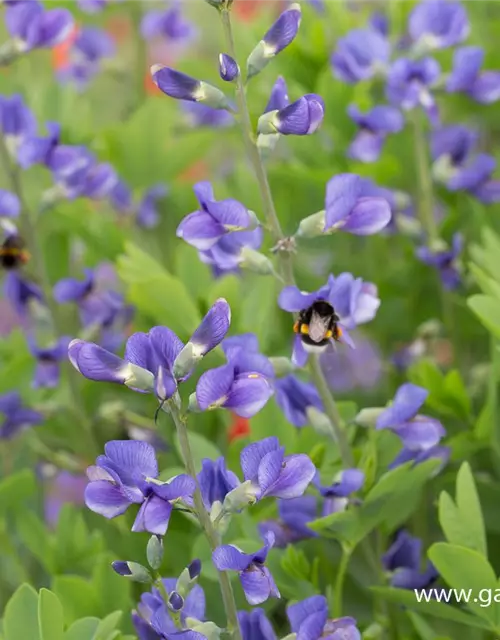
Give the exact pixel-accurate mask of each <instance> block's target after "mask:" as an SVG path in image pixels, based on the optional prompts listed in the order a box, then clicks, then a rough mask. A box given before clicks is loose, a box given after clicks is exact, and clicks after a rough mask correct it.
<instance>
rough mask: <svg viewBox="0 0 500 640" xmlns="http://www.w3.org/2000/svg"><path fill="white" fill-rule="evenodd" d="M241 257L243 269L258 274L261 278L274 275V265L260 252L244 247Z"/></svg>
mask: <svg viewBox="0 0 500 640" xmlns="http://www.w3.org/2000/svg"><path fill="white" fill-rule="evenodd" d="M240 256H241V262H240V266H241V267H242V268H243V269H248V270H249V271H253V272H254V273H258V274H260V275H261V276H269V275H272V274H273V273H274V266H273V263H272V262H271V261H270V260H269V258H268V257H267V256H265V255H264V254H263V253H260V251H256V250H255V249H251V248H250V247H243V248H242V250H241V253H240Z"/></svg>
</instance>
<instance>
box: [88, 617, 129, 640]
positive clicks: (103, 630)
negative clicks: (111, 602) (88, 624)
mask: <svg viewBox="0 0 500 640" xmlns="http://www.w3.org/2000/svg"><path fill="white" fill-rule="evenodd" d="M121 617H122V612H121V611H114V612H113V613H110V614H109V616H106V618H104V619H103V620H101V622H99V626H98V627H97V629H96V631H95V633H94V635H93V637H92V640H109V636H110V634H111V633H112V632H113V631H114V630H115V629H116V625H117V624H118V623H119V622H120V619H121ZM112 637H113V636H112Z"/></svg>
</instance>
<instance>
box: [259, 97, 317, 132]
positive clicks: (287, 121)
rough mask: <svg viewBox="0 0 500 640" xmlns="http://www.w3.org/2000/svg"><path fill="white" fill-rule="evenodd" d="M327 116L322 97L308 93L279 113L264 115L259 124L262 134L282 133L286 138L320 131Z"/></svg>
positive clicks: (269, 112)
mask: <svg viewBox="0 0 500 640" xmlns="http://www.w3.org/2000/svg"><path fill="white" fill-rule="evenodd" d="M324 115H325V103H324V101H323V98H322V97H321V96H318V95H317V94H315V93H308V94H306V95H305V96H303V97H302V98H299V99H298V100H296V101H295V102H293V103H292V104H289V105H288V106H286V107H284V108H283V109H280V110H279V111H268V112H266V113H264V114H263V115H262V116H261V117H260V118H259V122H258V124H257V131H258V132H259V133H261V134H275V133H281V134H282V135H284V136H288V135H295V136H305V135H310V134H312V133H314V132H315V131H317V130H318V128H319V127H320V125H321V123H322V122H323V118H324Z"/></svg>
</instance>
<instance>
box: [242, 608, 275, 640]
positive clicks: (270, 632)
mask: <svg viewBox="0 0 500 640" xmlns="http://www.w3.org/2000/svg"><path fill="white" fill-rule="evenodd" d="M238 622H239V624H240V629H241V635H242V638H243V640H277V638H276V634H275V632H274V629H273V626H272V624H271V623H270V622H269V620H268V618H267V616H266V614H265V611H264V609H261V608H260V607H257V608H256V609H252V611H238Z"/></svg>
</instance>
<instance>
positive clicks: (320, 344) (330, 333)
mask: <svg viewBox="0 0 500 640" xmlns="http://www.w3.org/2000/svg"><path fill="white" fill-rule="evenodd" d="M339 320H340V318H339V317H338V315H337V314H336V313H335V309H334V308H333V307H332V305H331V304H330V303H329V302H327V301H326V300H316V302H313V304H312V305H311V306H310V307H309V308H307V309H302V311H300V313H299V318H298V320H297V322H296V323H295V324H294V325H293V330H294V332H295V333H297V334H299V335H300V338H301V340H302V343H303V344H304V347H305V348H306V350H308V351H310V350H316V349H318V350H323V349H324V348H326V347H327V346H328V345H329V344H331V341H332V340H335V341H338V340H340V338H341V337H342V329H341V328H340V327H339V326H338V324H337V323H338V322H339Z"/></svg>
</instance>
